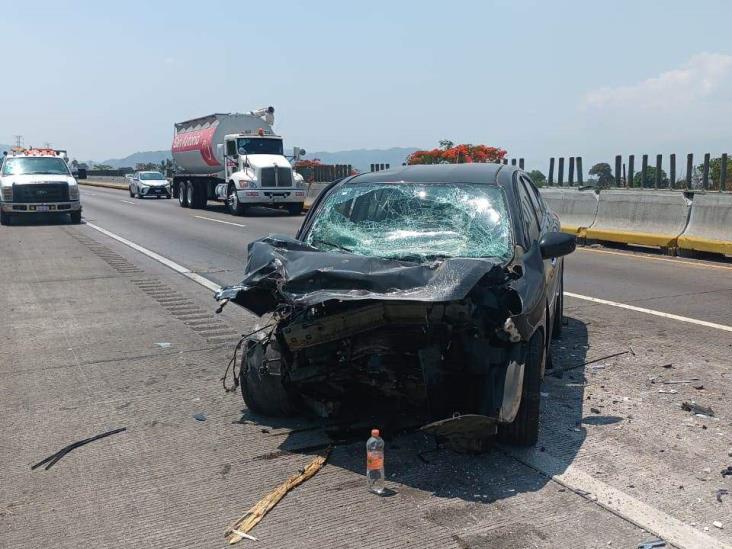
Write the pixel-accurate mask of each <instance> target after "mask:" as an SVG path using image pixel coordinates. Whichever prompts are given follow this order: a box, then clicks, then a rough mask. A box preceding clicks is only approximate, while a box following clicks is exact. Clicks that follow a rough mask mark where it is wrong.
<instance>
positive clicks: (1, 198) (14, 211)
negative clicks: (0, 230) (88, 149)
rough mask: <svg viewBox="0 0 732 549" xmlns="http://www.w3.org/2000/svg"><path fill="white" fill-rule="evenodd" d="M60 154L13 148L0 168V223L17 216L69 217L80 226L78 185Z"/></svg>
mask: <svg viewBox="0 0 732 549" xmlns="http://www.w3.org/2000/svg"><path fill="white" fill-rule="evenodd" d="M62 152H63V151H55V150H53V149H15V150H13V151H11V152H10V153H9V154H8V153H6V154H5V155H4V157H3V161H2V167H1V168H0V223H1V224H2V225H10V224H11V222H12V220H13V219H14V218H16V217H20V216H31V215H47V214H69V215H70V217H71V221H72V222H73V223H81V202H80V200H79V186H78V184H77V182H76V179H74V177H73V176H72V175H71V171H70V170H69V166H68V164H67V163H66V159H65V157H64V155H63V154H62Z"/></svg>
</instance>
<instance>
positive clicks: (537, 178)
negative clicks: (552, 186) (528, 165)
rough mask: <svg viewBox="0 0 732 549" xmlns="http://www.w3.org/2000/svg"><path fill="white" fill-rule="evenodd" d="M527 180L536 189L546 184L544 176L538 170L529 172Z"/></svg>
mask: <svg viewBox="0 0 732 549" xmlns="http://www.w3.org/2000/svg"><path fill="white" fill-rule="evenodd" d="M529 178H530V179H531V181H533V182H534V185H536V186H537V187H542V186H543V185H544V183H546V176H545V175H544V174H543V173H541V172H540V171H539V170H531V171H530V172H529Z"/></svg>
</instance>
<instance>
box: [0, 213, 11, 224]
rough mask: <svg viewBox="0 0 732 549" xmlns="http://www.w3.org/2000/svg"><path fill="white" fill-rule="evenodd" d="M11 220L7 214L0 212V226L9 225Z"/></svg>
mask: <svg viewBox="0 0 732 549" xmlns="http://www.w3.org/2000/svg"><path fill="white" fill-rule="evenodd" d="M12 219H13V218H12V216H11V215H10V214H9V213H5V212H0V225H10V223H11V221H12Z"/></svg>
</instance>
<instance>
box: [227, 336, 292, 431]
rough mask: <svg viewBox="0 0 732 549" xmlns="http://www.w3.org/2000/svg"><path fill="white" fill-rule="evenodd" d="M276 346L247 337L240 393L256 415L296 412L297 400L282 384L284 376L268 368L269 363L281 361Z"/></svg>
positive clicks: (240, 377) (280, 414) (289, 414)
mask: <svg viewBox="0 0 732 549" xmlns="http://www.w3.org/2000/svg"><path fill="white" fill-rule="evenodd" d="M276 346H277V343H276V342H273V341H270V342H269V343H268V344H267V345H266V346H265V345H263V344H262V342H261V341H259V340H255V339H249V340H247V342H246V345H245V347H244V349H245V351H244V356H242V359H241V373H240V374H239V382H240V385H241V396H242V398H243V399H244V403H245V404H246V405H247V408H249V409H250V410H251V411H252V412H254V413H255V414H261V415H263V416H271V417H287V416H291V415H293V414H294V413H295V412H296V411H297V406H296V405H295V399H294V398H293V397H292V396H291V395H290V394H289V393H288V391H287V389H285V386H284V385H283V384H282V376H279V375H272V374H270V373H268V372H267V371H266V366H268V365H269V364H271V363H273V362H274V363H277V362H278V361H280V360H282V358H281V355H280V353H279V351H278V350H277V349H276Z"/></svg>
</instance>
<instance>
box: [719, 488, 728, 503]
mask: <svg viewBox="0 0 732 549" xmlns="http://www.w3.org/2000/svg"><path fill="white" fill-rule="evenodd" d="M728 495H729V490H727V488H720V489H719V490H717V501H718V502H719V503H722V496H728Z"/></svg>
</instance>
